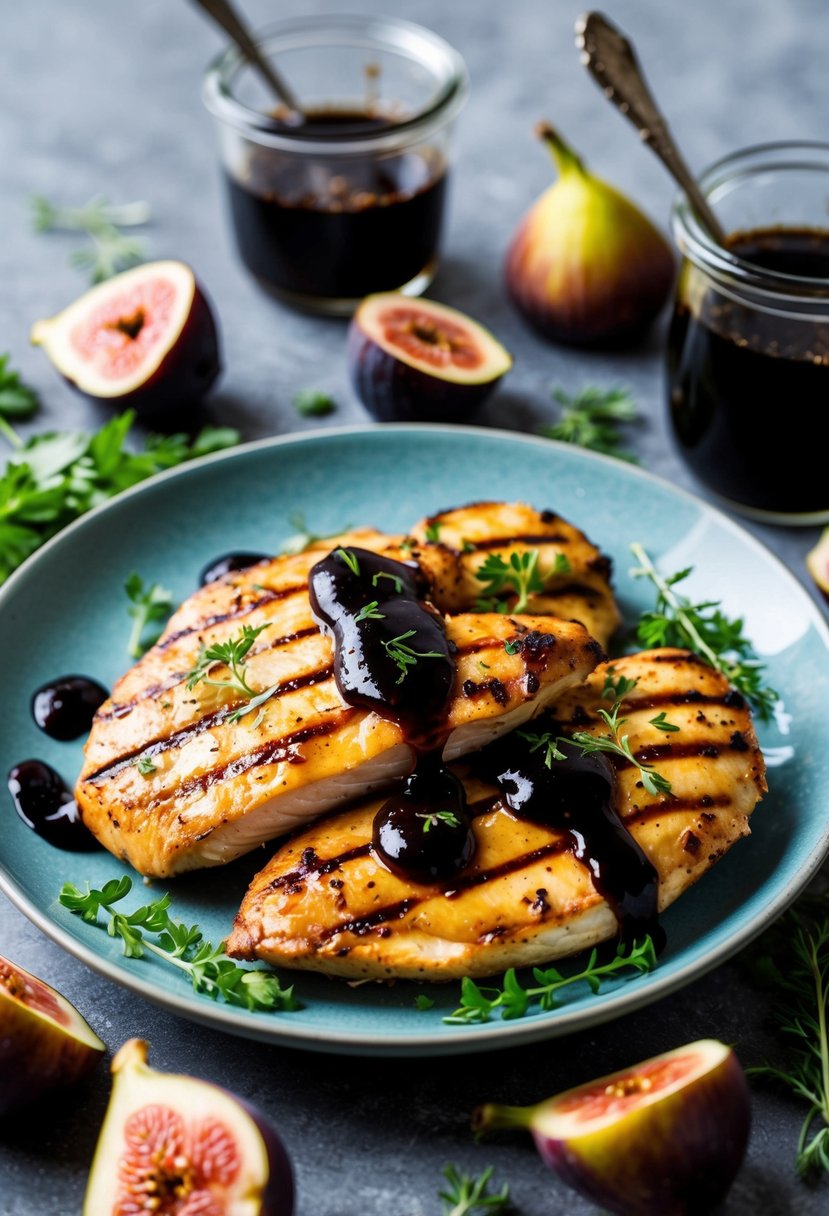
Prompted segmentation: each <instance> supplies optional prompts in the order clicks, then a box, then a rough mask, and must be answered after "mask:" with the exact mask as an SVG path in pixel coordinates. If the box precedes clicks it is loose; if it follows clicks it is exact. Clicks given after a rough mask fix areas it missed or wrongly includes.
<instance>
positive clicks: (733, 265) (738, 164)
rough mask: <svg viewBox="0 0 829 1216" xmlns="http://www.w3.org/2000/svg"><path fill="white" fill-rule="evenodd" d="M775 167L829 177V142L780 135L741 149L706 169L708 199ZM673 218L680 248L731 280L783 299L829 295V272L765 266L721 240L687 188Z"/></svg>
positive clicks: (703, 177)
mask: <svg viewBox="0 0 829 1216" xmlns="http://www.w3.org/2000/svg"><path fill="white" fill-rule="evenodd" d="M775 169H776V170H778V171H785V170H786V169H815V170H819V171H822V172H825V173H826V174H827V176H829V143H824V142H822V141H820V140H778V141H775V142H769V143H763V144H753V145H751V146H749V147H746V148H740V149H738V150H737V151H736V152H731V153H729V154H728V155H727V156H723V157H721V158H720V159H719V160H716V161H714V162H713V163H712V164H710V165H708V167H707V168H705V169H704V170H703V171H702V173H700V175H699V178H698V184H699V187H700V189H701V190H702V193H703V195H704V196H705V198H706V200H707V201H708V202H710V203H712V204H713V203H716V197H717V194H718V192H719V191H721V190H723V189H724V188H725V187H726V186H727V185H730V184H733V183H734V182H735V181H738V180H739V179H741V178H743V179H745V178H749V177H751V176H753V175H759V174H761V173H763V174H765V173H769V172H770V171H773V170H775ZM671 220H672V228H673V232H674V237H675V239H676V241H677V244H678V245H679V248H680V252H681V253H682V254H683V255H684V256H685V257H687V258H688V259H689V260H690V261H691V262H693V263H694V265H696V266H697V267H698V268H699V269H701V270H704V271H705V272H706V273H708V274H710V275H711V276H712V277H713V278H715V279H718V280H719V281H721V282H723V283H725V284H731V285H733V286H735V287H736V286H743V287H746V288H749V289H751V291H752V292H756V293H758V294H760V295H762V294H766V295H768V296H769V297H773V298H775V299H777V300H781V299H787V300H791V301H797V300H803V299H804V298H815V297H823V296H826V295H828V294H829V277H822V276H808V275H795V274H787V273H786V272H784V271H780V270H772V269H769V268H766V267H760V266H757V264H756V263H754V262H750V261H748V260H747V259H745V258H742V257H740V255H739V254H737V253H734V252H733V251H732V250H730V249H726V248H724V247H723V246H722V245H719V244H717V242H716V241H715V240H714V238H713V236H712V235H711V233H710V232H709V231H708V229H707V228H706V227H705V225H704V224H703V223H702V221H701V220H700V218H699V216H698V215H697V213H696V212H695V210H694V208H693V205H692V203H691V201H690V199H689V198H688V195H687V194H686V193H685V191H684V190H680V191H678V193H677V194H676V196H675V199H674V203H673V206H672V209H671ZM781 227H785V225H781ZM827 231H829V227H828V228H827Z"/></svg>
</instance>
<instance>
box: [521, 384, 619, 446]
mask: <svg viewBox="0 0 829 1216" xmlns="http://www.w3.org/2000/svg"><path fill="white" fill-rule="evenodd" d="M553 399H554V400H555V401H557V402H558V404H559V405H560V406H561V408H562V413H561V418H560V419H559V421H558V422H556V423H554V424H553V425H552V426H542V427H540V428H539V432H538V433H539V434H540V435H544V436H545V438H547V439H558V440H559V441H560V442H562V443H572V444H575V445H576V446H577V447H580V448H588V449H589V450H590V451H591V452H602V453H604V455H606V456H615V457H616V458H617V459H618V460H627V461H629V462H630V463H631V464H637V463H638V460H637V458H636V456H634V455H633V453H632V452H627V451H625V450H624V449H623V448H622V446H621V443H622V441H621V438H620V436H619V429H618V428H619V426H620V425H622V424H625V423H632V422H636V421H637V420H638V418H639V413H638V410H637V408H636V404H635V403H634V401H633V398H632V397H631V395H630V391H629V390H628V389H624V388H612V389H600V388H596V387H595V386H593V385H591V386H589V387H588V388H584V389H582V390H581V392H580V393H577V394H576V396H575V397H571V396H569V395H568V394H567V393H565V392H563V391H562V389H555V390H554V391H553Z"/></svg>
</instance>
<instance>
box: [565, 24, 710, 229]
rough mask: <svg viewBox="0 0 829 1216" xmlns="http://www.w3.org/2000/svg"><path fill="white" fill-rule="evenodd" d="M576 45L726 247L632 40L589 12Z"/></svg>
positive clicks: (609, 95) (595, 76)
mask: <svg viewBox="0 0 829 1216" xmlns="http://www.w3.org/2000/svg"><path fill="white" fill-rule="evenodd" d="M576 46H577V47H578V48H579V50H580V51H581V60H582V63H583V64H584V66H585V67H586V68H587V70H588V72H589V73H590V75H591V76H592V77H593V79H594V80H595V81H596V83H597V84H598V85H599V87H600V88H601V90H602V92H603V93H604V95H605V97H607V98H608V100H610V101H612V102H613V104H614V105H615V106H617V108H618V109H619V110H620V111H621V112H622V114H624V116H625V117H626V118H627V119H629V121H630V122H632V123H633V125H634V127H635V128H636V130H637V131H638V132H639V134H640V136H641V138H642V140H643V142H644V143H646V144H647V145H648V146H649V147H650V148H651V149H652V150H653V151H654V152H655V153H656V155H657V156H658V157H659V159H660V160H661V161H662V163H663V164H664V165H665V167H666V169H667V170H668V172H669V173H670V174H671V176H672V177H673V178H674V180H675V181H676V182H677V183H678V184H679V185H680V186H681V187H682V189H683V190H684V191H685V193H686V194H687V195H688V198H689V199H690V200H691V205H692V206H693V208H694V210H695V211H696V213H697V215H698V216H699V218H700V219H701V220H702V222H703V223H704V224H705V226H706V228H707V229H708V231H709V232H710V234H711V236H712V237H713V238H714V240H715V241H716V242H717V244H718V245H723V244H725V241H726V233H725V231H724V229H723V227H722V225H721V224H720V222H719V220H718V219H717V217H716V216H715V215H714V213H713V211H712V210H711V208H710V206H709V205H708V201H707V200H706V198H705V196H704V195H703V193H702V191H701V190H700V188H699V186H698V185H697V182H696V179H695V177H694V175H693V174H692V173H691V170H690V169H689V168H688V166H687V164H686V163H685V161H684V159H683V157H682V154H681V153H680V151H679V149H678V147H677V146H676V144H675V143H674V138H673V136H672V135H671V133H670V131H669V130H668V124H667V122H666V121H665V117H664V115H663V114H662V113H661V111H660V110H659V107H658V106H657V104H656V102H655V101H654V99H653V96H652V95H651V91H650V89H649V88H648V85H647V83H646V81H645V77H644V75H643V73H642V69H641V67H640V66H639V61H638V59H637V57H636V52H635V51H634V49H633V46H632V45H631V43H630V42H629V41H628V39H627V38H625V36H624V35H623V34H622V33H621V32H620V31H619V30H618V29H617V28H616V27H615V26H614V25H611V23H610V21H608V19H607V17H605V16H604V15H603V14H602V13H587V14H586V15H585V16H584V17H582V18H581V19H580V20H579V21H578V22H577V24H576Z"/></svg>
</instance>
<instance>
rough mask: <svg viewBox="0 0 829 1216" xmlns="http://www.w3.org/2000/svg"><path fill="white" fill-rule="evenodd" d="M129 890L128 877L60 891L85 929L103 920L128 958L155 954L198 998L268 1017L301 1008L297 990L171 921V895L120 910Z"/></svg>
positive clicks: (194, 928)
mask: <svg viewBox="0 0 829 1216" xmlns="http://www.w3.org/2000/svg"><path fill="white" fill-rule="evenodd" d="M131 890H132V879H131V878H128V877H127V876H126V875H124V876H123V877H122V878H113V879H110V880H109V882H106V883H104V885H103V887H101V888H100V890H98V889H97V888H90V887H89V885H88V884H87V888H86V891H81V890H79V888H78V887H75V886H73V885H72V883H68V882H67V883H64V885H63V886H62V887H61V892H60V902H61V904H62V905H63V907H64V908H68V909H69V911H70V912H73V913H75V914H76V915H77V916H80V917H82V919H83V920H85V921H86V922H87V924H90V925H97V924H100V923H101V922H100V921H99V919H98V918H99V916H102V917H103V923H104V925H105V927H106V931H107V933H108V934H109V936H110V937H118V938H120V939H121V941H122V943H123V949H124V954H125V955H126V956H127V958H143V957H144V954H145V953H150V954H153V955H155V957H156V958H160V959H162V960H163V961H164V962H165V963H169V964H170V965H171V966H173V967H177V968H178V970H179V971H183V972H184V973H185V974H186V975H187V976H188V978H189V980H190V982H191V983H192V985H193V990H194V991H195V992H199V993H202V994H203V995H204V996H209V997H211V998H212V999H213V1000H222V1001H226V1002H227V1003H228V1004H230V1005H239V1006H241V1007H242V1008H244V1009H255V1010H263V1011H266V1012H272V1011H274V1010H281V1011H283V1012H289V1011H291V1010H294V1009H299V1008H300V1005H299V1003H298V1002H297V1000H296V998H295V997H294V990H293V987H290V988H283V987H282V986H281V984H280V982H279V979H278V977H277V976H276V975H275V974H274V973H273V972H271V971H263V970H253V969H248V968H245V967H237V966H236V964H235V963H234V962H233V961H232V959H229V958H228V957H227V955H226V954H225V952H224V944H223V943H222V944H221V945H219V946H213V945H211V943H210V942H208V941H205V940H204V937H203V935H202V931H201V929H200V928H199V927H198V925H191V926H189V927H188V926H187V925H185V924H182V923H181V922H180V921H176V920H173V918H172V917H171V916H170V913H169V908H170V896H169V894H166V895H162V896H161V898H160V899H156V900H154V901H153V902H152V903H149V904H144V905H143V906H141V907H139V908H135V909H134V910H133V911H132V912H124V911H122V910H121V909H119V908H116V906H115V905H116V904H119V903H120V902H121V901H122V900H123V899H125V898H126V897H127V895H129V893H130V891H131Z"/></svg>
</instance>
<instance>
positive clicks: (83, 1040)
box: [0, 957, 106, 1115]
mask: <svg viewBox="0 0 829 1216" xmlns="http://www.w3.org/2000/svg"><path fill="white" fill-rule="evenodd" d="M105 1052H106V1045H105V1044H104V1043H102V1042H101V1040H100V1039H99V1038H98V1036H97V1035H96V1034H95V1033H94V1032H93V1030H92V1029H91V1028H90V1027H89V1026H88V1025H87V1023H86V1021H85V1020H84V1019H83V1018H82V1017H81V1015H80V1014H79V1013H78V1011H77V1009H76V1008H75V1006H74V1005H71V1004H70V1003H69V1001H67V999H66V997H65V996H62V995H61V993H59V992H56V991H55V989H54V988H50V987H49V985H48V984H45V983H44V982H43V980H41V979H38V978H37V976H34V975H31V974H30V973H29V972H28V971H24V970H23V968H22V967H18V966H17V965H16V964H15V963H12V962H9V960H8V959H7V958H3V957H0V1115H5V1114H6V1113H7V1112H8V1111H10V1110H14V1109H16V1108H17V1107H18V1106H23V1105H25V1104H27V1103H29V1102H32V1101H33V1100H34V1099H36V1098H39V1097H40V1096H41V1094H43V1093H45V1092H46V1091H47V1090H52V1089H55V1088H57V1087H59V1086H63V1085H71V1084H72V1083H73V1082H75V1081H77V1080H79V1079H80V1078H81V1077H83V1076H85V1075H86V1073H88V1072H90V1071H91V1070H92V1069H93V1068H94V1067H95V1065H96V1064H97V1062H98V1061H99V1060H100V1059H101V1058H102V1057H103V1055H104V1053H105Z"/></svg>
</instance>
